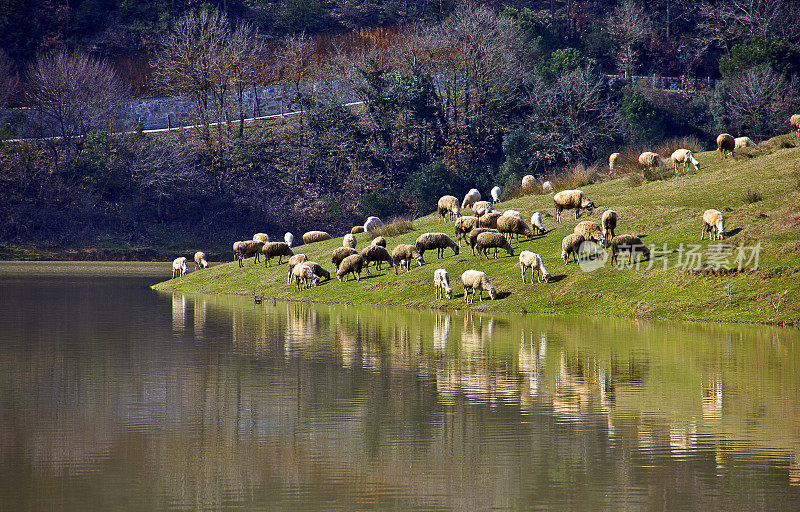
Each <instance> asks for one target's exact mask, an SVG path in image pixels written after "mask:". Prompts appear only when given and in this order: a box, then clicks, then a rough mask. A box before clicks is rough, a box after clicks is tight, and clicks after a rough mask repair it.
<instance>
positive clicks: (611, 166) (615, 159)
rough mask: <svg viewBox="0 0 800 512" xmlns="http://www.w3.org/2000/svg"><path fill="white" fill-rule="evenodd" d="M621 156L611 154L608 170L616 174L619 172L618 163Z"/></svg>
mask: <svg viewBox="0 0 800 512" xmlns="http://www.w3.org/2000/svg"><path fill="white" fill-rule="evenodd" d="M620 156H622V155H620V154H619V153H611V155H610V156H609V157H608V169H609V170H610V171H611V172H612V173H614V172H616V170H617V162H618V161H619V158H620Z"/></svg>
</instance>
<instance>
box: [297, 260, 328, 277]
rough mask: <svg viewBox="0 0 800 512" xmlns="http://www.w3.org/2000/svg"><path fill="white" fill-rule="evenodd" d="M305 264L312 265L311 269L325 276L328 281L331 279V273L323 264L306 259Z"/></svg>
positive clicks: (318, 274)
mask: <svg viewBox="0 0 800 512" xmlns="http://www.w3.org/2000/svg"><path fill="white" fill-rule="evenodd" d="M303 265H308V266H309V267H311V271H312V272H314V274H315V275H317V276H319V277H324V278H325V280H326V281H330V279H331V273H330V272H328V271H327V270H325V269H324V268H322V265H320V264H319V263H317V262H316V261H306V262H305V263H303Z"/></svg>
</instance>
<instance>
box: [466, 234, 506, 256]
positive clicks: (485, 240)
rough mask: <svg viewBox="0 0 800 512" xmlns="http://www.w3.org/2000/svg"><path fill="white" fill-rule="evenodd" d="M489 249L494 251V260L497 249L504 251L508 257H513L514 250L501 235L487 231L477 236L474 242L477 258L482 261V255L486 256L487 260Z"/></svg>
mask: <svg viewBox="0 0 800 512" xmlns="http://www.w3.org/2000/svg"><path fill="white" fill-rule="evenodd" d="M489 249H494V259H497V249H505V250H506V252H507V253H508V255H509V256H514V249H513V248H512V247H511V244H510V243H509V242H508V240H506V237H504V236H503V234H502V233H495V232H493V231H487V232H485V233H481V234H479V235H478V238H477V239H476V240H475V251H476V252H477V253H478V258H479V259H483V255H484V254H486V259H489Z"/></svg>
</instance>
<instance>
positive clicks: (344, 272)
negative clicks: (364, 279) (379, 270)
mask: <svg viewBox="0 0 800 512" xmlns="http://www.w3.org/2000/svg"><path fill="white" fill-rule="evenodd" d="M363 268H364V258H363V257H362V256H361V255H360V254H352V255H350V256H348V257H346V258H345V259H343V260H342V263H341V264H340V265H339V269H338V270H337V271H336V278H337V279H339V281H342V278H343V277H344V281H347V278H348V274H350V273H353V274H355V275H356V280H357V281H360V280H361V269H363Z"/></svg>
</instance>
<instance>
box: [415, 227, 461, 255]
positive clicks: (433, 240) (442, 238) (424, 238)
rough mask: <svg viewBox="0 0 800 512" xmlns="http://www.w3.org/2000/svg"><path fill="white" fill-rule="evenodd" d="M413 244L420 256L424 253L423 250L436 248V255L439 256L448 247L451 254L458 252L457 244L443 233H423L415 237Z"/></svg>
mask: <svg viewBox="0 0 800 512" xmlns="http://www.w3.org/2000/svg"><path fill="white" fill-rule="evenodd" d="M414 245H415V246H416V247H417V251H419V255H420V257H422V256H424V255H425V251H429V250H432V249H436V255H437V256H438V257H439V258H441V257H442V256H444V250H445V249H447V248H448V247H449V248H451V249H453V254H458V244H457V243H456V242H455V240H453V239H452V238H450V237H449V236H447V235H446V234H444V233H424V234H422V235H420V236H419V237H418V238H417V241H416V242H415V243H414Z"/></svg>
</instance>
